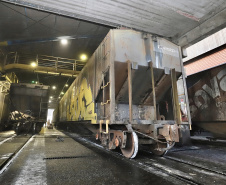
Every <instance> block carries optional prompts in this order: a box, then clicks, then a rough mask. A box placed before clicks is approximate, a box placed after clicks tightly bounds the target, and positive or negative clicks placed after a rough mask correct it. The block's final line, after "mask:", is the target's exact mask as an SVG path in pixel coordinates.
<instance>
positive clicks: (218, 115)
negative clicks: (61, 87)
mask: <svg viewBox="0 0 226 185" xmlns="http://www.w3.org/2000/svg"><path fill="white" fill-rule="evenodd" d="M187 84H188V96H189V101H190V111H191V118H192V123H193V126H197V127H199V128H203V129H205V130H207V131H209V132H211V133H213V135H214V137H217V138H224V139H225V138H226V111H225V110H226V64H224V65H222V66H219V67H215V68H212V69H209V70H207V71H203V72H200V73H197V74H195V75H191V76H189V77H188V78H187Z"/></svg>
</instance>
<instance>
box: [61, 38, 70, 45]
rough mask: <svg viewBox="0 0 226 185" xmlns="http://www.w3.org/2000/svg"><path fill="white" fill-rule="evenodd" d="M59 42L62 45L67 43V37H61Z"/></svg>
mask: <svg viewBox="0 0 226 185" xmlns="http://www.w3.org/2000/svg"><path fill="white" fill-rule="evenodd" d="M60 43H61V44H62V45H67V44H68V40H67V39H61V40H60Z"/></svg>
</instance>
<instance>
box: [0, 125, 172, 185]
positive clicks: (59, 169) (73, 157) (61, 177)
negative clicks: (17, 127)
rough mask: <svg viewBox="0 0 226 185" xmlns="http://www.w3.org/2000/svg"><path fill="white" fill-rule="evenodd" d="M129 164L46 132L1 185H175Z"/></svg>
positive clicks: (16, 161) (31, 143) (12, 166)
mask: <svg viewBox="0 0 226 185" xmlns="http://www.w3.org/2000/svg"><path fill="white" fill-rule="evenodd" d="M128 161H130V160H127V159H126V160H123V157H122V159H120V158H117V157H114V155H112V154H109V153H107V152H105V151H103V150H98V149H92V148H87V147H86V146H84V145H82V144H80V143H79V142H76V141H75V140H73V139H72V138H70V137H68V136H66V135H65V134H63V133H62V132H59V131H57V130H55V129H53V130H52V129H45V133H44V134H43V135H36V136H34V137H32V139H31V140H30V141H29V143H27V145H26V147H25V148H24V149H23V150H22V151H21V153H20V154H19V155H18V156H17V157H16V158H15V159H14V160H13V162H12V163H11V164H10V166H9V167H8V168H7V169H6V171H5V172H3V173H2V174H1V175H0V184H1V185H9V184H13V185H14V184H16V185H22V184H26V185H28V184H29V185H32V184H40V185H41V184H54V185H55V184H56V185H58V184H59V185H62V184H65V185H70V184H73V185H74V184H79V185H80V184H120V185H122V184H175V183H173V182H170V181H171V180H170V179H167V177H164V176H163V177H162V178H161V177H160V176H157V175H155V174H151V173H148V172H147V171H145V170H143V169H141V168H139V167H137V166H136V165H133V163H130V162H128Z"/></svg>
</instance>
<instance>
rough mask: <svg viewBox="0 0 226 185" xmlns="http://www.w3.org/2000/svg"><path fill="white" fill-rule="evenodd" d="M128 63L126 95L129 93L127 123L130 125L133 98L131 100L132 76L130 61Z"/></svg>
mask: <svg viewBox="0 0 226 185" xmlns="http://www.w3.org/2000/svg"><path fill="white" fill-rule="evenodd" d="M127 63H128V93H129V122H130V123H132V121H133V98H132V91H133V88H132V75H131V62H130V60H128V61H127Z"/></svg>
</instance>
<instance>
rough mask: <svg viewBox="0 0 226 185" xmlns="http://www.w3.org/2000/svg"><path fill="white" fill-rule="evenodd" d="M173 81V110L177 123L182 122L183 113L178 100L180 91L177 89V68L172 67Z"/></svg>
mask: <svg viewBox="0 0 226 185" xmlns="http://www.w3.org/2000/svg"><path fill="white" fill-rule="evenodd" d="M171 81H172V91H173V112H174V120H176V122H177V124H181V113H180V106H179V100H178V91H177V77H176V71H175V69H171Z"/></svg>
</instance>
